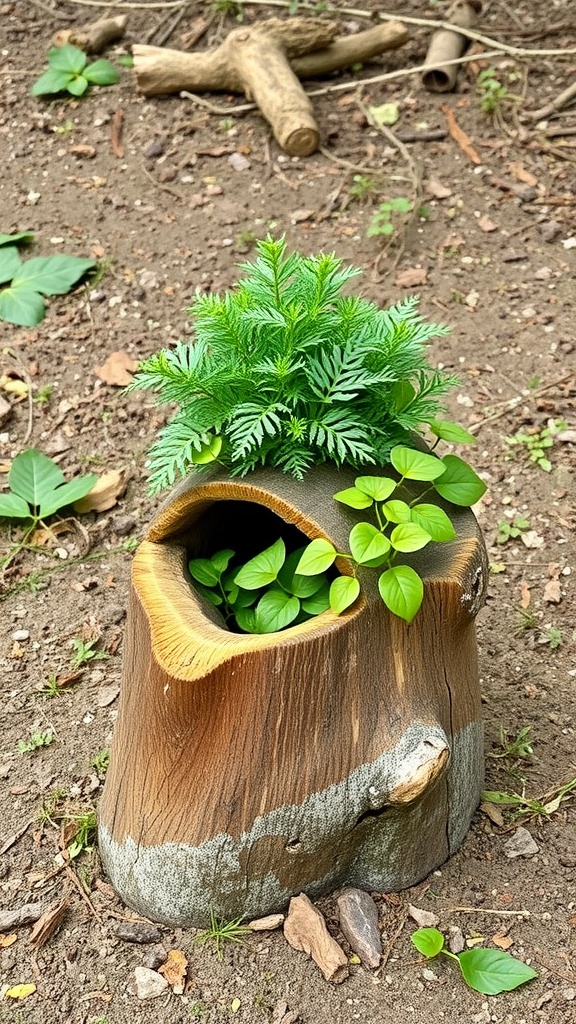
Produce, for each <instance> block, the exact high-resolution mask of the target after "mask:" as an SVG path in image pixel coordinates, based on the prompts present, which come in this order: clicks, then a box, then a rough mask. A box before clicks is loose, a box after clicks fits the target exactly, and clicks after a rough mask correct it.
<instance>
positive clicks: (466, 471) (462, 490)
mask: <svg viewBox="0 0 576 1024" xmlns="http://www.w3.org/2000/svg"><path fill="white" fill-rule="evenodd" d="M442 463H443V464H444V467H445V471H444V472H443V473H442V478H441V479H440V480H437V481H436V480H435V481H434V487H435V488H436V490H437V491H438V494H439V495H440V497H441V498H446V500H447V501H450V502H452V504H453V505H462V506H465V507H469V506H470V505H474V504H475V503H476V502H477V501H479V500H480V498H481V497H482V495H483V494H484V493H485V492H486V484H485V483H484V481H483V480H481V479H480V477H479V476H478V475H477V474H476V473H475V472H474V470H473V469H472V467H471V466H469V465H468V463H467V462H464V460H463V459H459V458H458V456H457V455H445V456H444V458H443V459H442Z"/></svg>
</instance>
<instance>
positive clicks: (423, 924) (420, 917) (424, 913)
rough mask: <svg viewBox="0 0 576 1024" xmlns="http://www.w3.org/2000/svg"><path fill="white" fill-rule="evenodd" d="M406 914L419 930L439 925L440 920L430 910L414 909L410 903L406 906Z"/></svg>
mask: <svg viewBox="0 0 576 1024" xmlns="http://www.w3.org/2000/svg"><path fill="white" fill-rule="evenodd" d="M408 913H409V914H410V917H411V918H412V920H413V921H416V924H417V925H418V927H419V928H436V926H437V925H438V924H439V923H440V918H439V917H438V915H437V914H434V913H433V912H432V911H431V910H422V908H421V907H415V906H414V905H413V904H412V903H409V904H408Z"/></svg>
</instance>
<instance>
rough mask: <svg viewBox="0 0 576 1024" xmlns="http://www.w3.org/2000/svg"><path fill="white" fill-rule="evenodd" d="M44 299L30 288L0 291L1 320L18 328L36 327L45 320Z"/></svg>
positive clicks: (11, 288)
mask: <svg viewBox="0 0 576 1024" xmlns="http://www.w3.org/2000/svg"><path fill="white" fill-rule="evenodd" d="M45 312H46V309H45V306H44V299H43V298H42V296H41V295H39V294H38V292H35V291H32V290H31V289H30V288H23V287H20V288H13V287H10V288H4V289H3V290H2V291H0V320H5V321H6V323H8V324H15V325H16V326H17V327H35V326H36V324H39V323H40V322H41V321H42V320H43V319H44V313H45Z"/></svg>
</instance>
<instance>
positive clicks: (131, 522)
mask: <svg viewBox="0 0 576 1024" xmlns="http://www.w3.org/2000/svg"><path fill="white" fill-rule="evenodd" d="M110 525H111V527H112V529H113V530H114V533H117V534H118V536H119V537H126V536H127V535H128V534H129V533H131V532H132V530H133V529H134V527H135V526H136V519H135V518H134V516H130V515H126V516H121V515H119V516H112V519H111V522H110Z"/></svg>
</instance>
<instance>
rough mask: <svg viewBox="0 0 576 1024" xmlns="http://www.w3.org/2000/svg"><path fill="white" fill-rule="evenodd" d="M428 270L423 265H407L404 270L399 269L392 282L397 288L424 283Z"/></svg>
mask: <svg viewBox="0 0 576 1024" xmlns="http://www.w3.org/2000/svg"><path fill="white" fill-rule="evenodd" d="M427 280H428V271H427V270H425V268H424V267H407V268H406V270H399V271H398V273H397V274H396V277H395V278H394V284H396V285H398V287H399V288H415V287H417V286H419V285H422V284H426V281H427Z"/></svg>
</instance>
